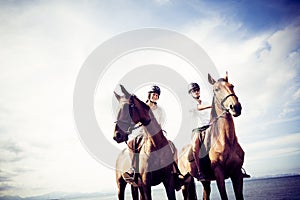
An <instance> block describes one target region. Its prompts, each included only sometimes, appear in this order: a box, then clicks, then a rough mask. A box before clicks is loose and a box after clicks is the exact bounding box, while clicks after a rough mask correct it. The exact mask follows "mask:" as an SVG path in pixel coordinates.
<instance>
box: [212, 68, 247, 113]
mask: <svg viewBox="0 0 300 200" xmlns="http://www.w3.org/2000/svg"><path fill="white" fill-rule="evenodd" d="M208 82H209V83H210V84H212V85H213V92H214V101H215V103H216V104H218V105H219V106H218V108H219V109H221V110H226V111H228V112H230V113H231V114H232V115H233V116H234V117H238V116H239V115H240V114H241V111H242V106H241V103H240V102H239V100H238V97H237V96H236V94H235V93H234V91H233V85H232V84H231V83H229V82H228V75H227V72H226V76H225V78H220V79H219V80H218V81H215V80H214V79H213V78H212V77H211V76H210V74H208Z"/></svg>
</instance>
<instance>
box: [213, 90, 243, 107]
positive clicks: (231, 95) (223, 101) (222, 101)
mask: <svg viewBox="0 0 300 200" xmlns="http://www.w3.org/2000/svg"><path fill="white" fill-rule="evenodd" d="M214 96H215V98H216V99H217V100H218V102H219V103H220V105H221V106H222V110H226V111H228V109H227V108H225V106H224V103H225V101H226V100H227V99H228V98H229V97H235V98H236V99H238V97H237V96H236V95H235V94H234V93H232V94H229V95H227V96H226V97H225V98H224V99H222V100H221V101H220V100H219V99H218V98H217V97H216V94H215V93H214Z"/></svg>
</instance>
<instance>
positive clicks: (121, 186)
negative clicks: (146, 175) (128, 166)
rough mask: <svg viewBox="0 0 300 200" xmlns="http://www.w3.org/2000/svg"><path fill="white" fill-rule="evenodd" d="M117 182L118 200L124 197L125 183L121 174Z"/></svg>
mask: <svg viewBox="0 0 300 200" xmlns="http://www.w3.org/2000/svg"><path fill="white" fill-rule="evenodd" d="M117 184H118V198H119V200H124V199H125V187H126V185H127V183H126V181H125V180H124V179H123V178H122V176H121V177H120V178H119V179H118V180H117Z"/></svg>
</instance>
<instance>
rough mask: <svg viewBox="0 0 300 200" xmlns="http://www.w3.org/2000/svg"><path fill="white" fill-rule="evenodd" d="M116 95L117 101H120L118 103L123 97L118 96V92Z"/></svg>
mask: <svg viewBox="0 0 300 200" xmlns="http://www.w3.org/2000/svg"><path fill="white" fill-rule="evenodd" d="M114 94H115V96H116V98H117V100H118V101H120V99H121V96H120V95H118V94H117V93H116V92H114Z"/></svg>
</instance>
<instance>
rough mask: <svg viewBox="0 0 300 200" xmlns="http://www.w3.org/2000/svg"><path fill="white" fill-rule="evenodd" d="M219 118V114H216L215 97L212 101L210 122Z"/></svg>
mask: <svg viewBox="0 0 300 200" xmlns="http://www.w3.org/2000/svg"><path fill="white" fill-rule="evenodd" d="M216 117H217V112H216V108H215V97H213V100H212V109H211V112H210V120H212V119H214V118H216Z"/></svg>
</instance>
